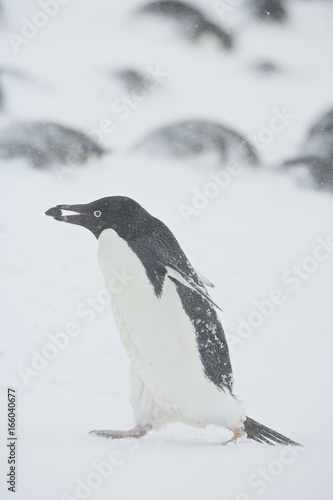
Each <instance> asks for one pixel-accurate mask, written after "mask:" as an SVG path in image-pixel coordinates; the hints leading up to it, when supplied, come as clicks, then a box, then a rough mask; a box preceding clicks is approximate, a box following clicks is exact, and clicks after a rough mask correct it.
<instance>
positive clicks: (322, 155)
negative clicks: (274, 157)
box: [279, 109, 333, 192]
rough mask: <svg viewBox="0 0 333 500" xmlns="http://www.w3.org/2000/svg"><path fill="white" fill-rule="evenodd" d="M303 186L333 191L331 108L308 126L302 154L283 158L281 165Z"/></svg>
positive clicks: (332, 119) (332, 124)
mask: <svg viewBox="0 0 333 500" xmlns="http://www.w3.org/2000/svg"><path fill="white" fill-rule="evenodd" d="M279 168H282V169H283V170H284V171H286V172H288V173H290V174H291V176H292V177H293V178H294V179H295V180H296V181H297V183H298V184H299V185H301V186H303V187H309V188H314V189H319V190H321V191H327V192H332V191H333V109H330V110H329V111H327V112H326V113H325V114H324V115H322V116H321V117H320V118H319V119H318V120H317V121H316V122H315V123H314V124H313V125H312V127H311V128H310V130H309V131H308V134H307V136H306V138H305V141H304V144H303V147H302V154H301V155H300V156H299V157H296V158H292V159H289V160H285V161H284V162H282V164H281V166H280V167H279Z"/></svg>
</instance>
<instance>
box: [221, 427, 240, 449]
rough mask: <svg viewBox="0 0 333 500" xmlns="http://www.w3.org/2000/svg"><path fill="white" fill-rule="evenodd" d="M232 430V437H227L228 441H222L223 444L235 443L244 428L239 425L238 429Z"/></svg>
mask: <svg viewBox="0 0 333 500" xmlns="http://www.w3.org/2000/svg"><path fill="white" fill-rule="evenodd" d="M233 432H234V435H233V437H232V438H231V439H229V440H228V441H225V442H224V443H222V444H223V445H225V444H228V443H235V444H236V443H237V441H238V439H240V438H241V437H242V436H243V434H244V429H242V428H241V427H239V428H238V429H235V430H234V431H233Z"/></svg>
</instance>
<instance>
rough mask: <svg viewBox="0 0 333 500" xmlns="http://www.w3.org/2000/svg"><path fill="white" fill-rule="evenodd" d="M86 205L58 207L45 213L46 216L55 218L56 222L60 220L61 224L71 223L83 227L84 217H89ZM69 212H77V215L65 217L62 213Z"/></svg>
mask: <svg viewBox="0 0 333 500" xmlns="http://www.w3.org/2000/svg"><path fill="white" fill-rule="evenodd" d="M84 209H85V205H57V206H56V207H53V208H49V210H47V211H46V212H45V215H49V216H50V217H53V218H54V219H55V220H59V221H61V222H69V223H71V224H79V225H83V224H82V223H83V220H82V219H85V217H84V216H86V215H88V214H87V213H86V212H85V211H84ZM63 210H67V211H70V212H76V214H75V215H73V214H72V215H63V213H62V211H63Z"/></svg>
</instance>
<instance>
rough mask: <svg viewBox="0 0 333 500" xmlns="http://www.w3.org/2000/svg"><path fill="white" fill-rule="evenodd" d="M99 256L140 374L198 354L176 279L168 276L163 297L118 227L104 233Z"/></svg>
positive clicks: (119, 324)
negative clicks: (183, 356) (120, 234)
mask: <svg viewBox="0 0 333 500" xmlns="http://www.w3.org/2000/svg"><path fill="white" fill-rule="evenodd" d="M98 257H99V261H100V266H101V269H102V272H103V275H104V279H105V281H106V285H107V288H108V291H109V294H110V300H111V306H112V310H113V313H114V317H115V321H116V324H117V327H118V329H119V333H120V335H121V338H122V341H123V343H124V345H125V347H126V349H127V351H128V354H129V355H130V357H131V359H132V362H133V363H134V367H135V369H136V370H137V371H138V372H139V373H140V375H141V376H143V377H144V376H145V373H144V372H146V371H151V369H152V370H154V369H155V370H157V372H160V371H161V370H162V366H163V365H164V364H165V365H167V364H169V363H170V361H172V360H174V359H175V356H176V353H179V352H182V354H183V355H185V354H186V355H187V356H194V357H195V358H197V356H198V352H197V346H196V340H195V334H194V333H193V328H192V325H191V323H190V321H189V319H188V317H187V316H186V314H185V312H184V310H183V308H182V305H181V301H180V299H179V296H178V294H177V290H176V286H175V284H174V283H173V282H172V281H171V280H169V279H168V278H165V283H164V284H163V291H162V294H161V296H160V297H158V296H157V295H156V293H155V290H154V287H153V285H152V284H151V283H150V281H149V278H148V276H147V273H146V270H145V267H144V265H143V264H142V262H141V260H140V258H139V257H138V256H137V255H136V253H135V252H134V251H133V250H132V249H131V248H130V247H129V245H128V243H127V242H126V241H125V240H124V239H122V238H120V237H119V236H118V234H117V233H116V232H115V231H114V230H112V229H107V230H105V231H103V232H102V234H101V236H100V237H99V252H98ZM189 328H190V330H191V333H190V334H189V332H188V331H187V330H188V329H189ZM186 333H187V334H186ZM169 355H170V356H171V357H170V356H169ZM181 365H183V363H181ZM170 368H171V367H170V364H169V366H168V371H170ZM200 369H201V367H200ZM155 376H156V373H155Z"/></svg>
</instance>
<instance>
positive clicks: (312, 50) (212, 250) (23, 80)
mask: <svg viewBox="0 0 333 500" xmlns="http://www.w3.org/2000/svg"><path fill="white" fill-rule="evenodd" d="M2 3H3V12H4V16H5V17H4V19H3V21H2V24H1V27H0V35H1V46H2V52H1V55H0V66H1V67H8V68H9V67H10V68H15V69H16V70H17V71H18V72H20V73H21V76H18V75H16V76H15V75H9V74H8V75H3V76H2V87H3V92H4V109H3V112H2V113H1V114H0V121H1V123H3V124H7V123H10V122H13V121H20V120H35V119H38V120H51V121H57V122H59V123H62V124H64V125H69V126H73V127H77V128H79V129H80V130H82V131H84V132H86V133H89V132H91V131H92V130H93V129H94V130H95V132H94V133H93V134H95V137H97V135H98V137H100V138H101V129H99V132H96V129H98V128H99V127H100V123H101V121H103V120H105V119H108V120H110V121H111V122H112V123H113V125H114V130H113V131H112V132H110V131H109V132H107V133H104V132H102V134H103V139H102V141H103V142H102V145H103V146H104V147H106V148H109V149H110V150H112V151H113V152H112V153H111V152H110V153H109V154H107V155H106V156H104V157H103V158H101V159H98V160H94V161H91V162H89V163H88V164H86V165H84V166H81V167H73V166H72V165H66V166H65V169H63V168H61V166H59V165H58V166H56V167H55V168H49V169H46V170H44V171H42V170H40V171H39V170H36V169H33V168H32V167H31V166H29V165H28V164H27V163H26V161H25V160H23V159H19V160H14V161H11V162H4V161H2V162H1V163H0V175H1V183H0V189H1V206H0V254H1V263H0V265H1V357H0V359H1V407H0V414H1V415H0V428H1V433H0V435H1V440H0V460H1V462H0V467H1V471H2V474H1V485H0V488H1V489H0V491H1V498H17V499H19V500H44V499H48V500H56V499H59V500H60V499H69V498H72V499H73V498H77V499H79V498H82V499H83V498H91V499H94V500H99V499H101V500H106V499H109V498H112V499H117V500H122V499H124V500H125V499H126V500H127V499H147V500H153V499H159V500H171V499H172V500H183V499H191V500H199V499H200V500H201V499H202V498H205V499H207V500H221V499H225V500H229V499H230V500H250V499H251V500H256V499H259V498H262V499H265V500H280V499H281V498H284V499H285V500H293V499H295V498H302V499H303V500H312V499H313V498H320V499H321V500H330V499H331V498H332V491H331V477H330V476H331V471H332V466H333V458H332V455H333V436H332V430H331V427H332V426H331V422H332V418H333V412H332V403H331V395H332V390H333V388H332V381H333V373H332V372H333V369H332V361H331V357H332V354H331V353H332V347H333V346H332V335H333V328H332V319H333V315H332V292H333V286H332V278H333V246H332V239H333V228H332V213H333V198H332V196H331V195H329V194H324V193H321V192H318V191H311V190H307V189H302V188H299V187H297V186H296V185H295V184H294V183H293V181H292V180H291V179H289V178H287V177H284V176H282V175H281V174H277V173H275V172H271V171H270V170H269V169H268V168H267V169H265V168H260V169H258V170H257V171H249V170H248V169H247V168H246V167H245V166H244V167H242V166H241V167H240V171H239V172H238V174H237V175H233V176H230V179H229V181H228V182H226V185H225V186H224V187H216V186H217V185H216V184H215V188H212V186H211V184H212V183H213V182H215V181H214V180H213V179H212V174H213V173H215V174H216V173H217V172H218V169H217V168H216V166H215V167H214V166H213V165H212V164H211V162H210V159H209V158H207V159H206V160H205V159H204V160H203V161H201V163H200V164H198V162H180V161H175V160H170V159H163V160H162V159H161V160H159V159H152V158H147V157H143V156H142V155H141V156H139V155H136V154H134V153H131V152H130V148H131V146H132V145H133V144H135V143H136V142H137V141H139V140H140V139H141V138H142V137H143V136H144V135H145V134H146V133H148V132H150V131H153V130H155V129H156V127H157V126H160V125H163V124H165V123H169V122H171V121H175V120H178V119H188V118H192V117H193V118H205V119H212V120H216V121H218V122H221V123H223V124H227V125H230V126H231V127H233V128H234V129H235V130H237V131H239V132H240V133H242V134H243V135H244V136H245V137H247V138H249V140H251V138H252V143H254V142H255V138H258V134H259V135H260V131H261V130H262V129H263V128H265V127H266V128H267V127H268V126H269V123H270V120H271V119H272V118H273V117H274V113H276V110H278V111H280V112H283V110H285V111H286V112H287V113H288V116H290V118H289V119H288V120H287V121H288V123H286V124H285V127H284V128H283V130H281V131H280V132H278V133H274V137H273V138H272V140H271V141H270V142H269V143H268V144H262V143H261V144H260V141H259V143H258V139H257V144H258V145H259V149H260V150H259V153H260V155H261V158H262V160H263V165H264V166H265V167H270V166H271V165H274V164H275V163H276V162H279V161H280V160H283V159H286V158H290V157H292V156H294V155H297V154H298V153H300V152H301V147H302V141H303V140H304V137H305V134H306V132H307V131H308V129H309V127H310V126H311V125H312V123H313V122H314V121H315V120H316V119H317V118H318V117H319V116H320V115H321V114H323V113H324V112H326V111H327V110H328V109H329V108H330V107H331V106H332V104H333V102H332V88H333V65H332V60H333V59H332V47H333V31H332V21H333V5H332V2H328V1H325V0H323V1H301V0H299V1H297V0H294V1H291V0H290V4H289V2H288V5H289V14H290V19H289V22H288V23H287V24H286V25H284V26H275V25H268V26H267V25H260V24H259V23H256V22H254V21H251V20H250V19H248V18H247V14H246V12H244V11H243V10H242V8H241V7H242V2H239V6H238V7H235V8H234V9H233V10H232V9H231V10H230V11H229V12H228V13H227V14H226V15H225V18H224V23H225V24H226V25H228V26H230V28H232V29H233V30H234V32H235V39H236V44H235V45H236V46H235V50H234V51H231V52H230V53H227V52H224V51H222V50H220V49H217V48H215V47H214V46H210V44H201V45H200V44H199V45H198V46H191V45H190V44H189V43H188V42H186V41H184V40H182V39H181V38H178V37H177V36H176V34H174V32H173V31H172V30H171V31H170V29H169V27H168V26H166V27H165V26H163V24H160V23H157V22H156V23H154V21H153V20H143V19H140V20H139V19H135V18H134V17H133V16H132V13H133V11H134V9H135V8H136V7H137V6H138V5H141V2H140V1H136V0H126V1H123V2H113V3H112V4H111V2H110V1H107V0H96V1H94V2H89V1H88V0H81V1H80V2H75V1H74V0H70V1H68V2H64V1H63V2H60V0H59V3H58V4H57V5H58V7H59V9H58V12H55V11H54V12H55V13H54V12H53V14H54V15H53V17H49V18H48V19H47V22H46V24H45V25H44V26H43V27H40V28H38V30H37V31H36V32H35V33H34V36H31V38H30V39H26V41H27V43H25V42H24V43H23V42H22V40H21V43H20V44H19V46H18V47H17V48H18V50H17V52H15V51H14V49H13V46H12V44H11V43H10V41H9V39H8V33H10V32H11V33H16V34H18V35H20V34H21V30H22V26H23V24H24V23H25V22H26V21H24V19H23V18H25V17H26V18H28V19H29V20H31V19H32V18H33V16H36V13H37V12H38V11H41V7H40V5H39V2H38V1H34V0H29V1H27V0H26V1H24V2H23V1H19V0H15V1H14V0H7V1H4V2H2ZM42 3H43V2H42ZM44 3H46V2H44ZM60 3H61V5H60ZM224 3H226V4H228V2H224ZM195 4H196V5H197V6H199V7H202V9H203V10H204V12H205V13H206V14H207V16H209V17H210V18H211V19H214V20H215V21H216V22H217V23H219V22H222V20H221V19H220V18H219V17H218V14H217V12H216V9H215V8H214V5H213V2H212V3H210V2H203V0H201V1H199V0H197V2H196V3H195ZM229 4H230V5H233V4H236V2H234V3H233V2H229ZM35 19H36V18H35ZM41 19H42V20H43V19H44V21H45V17H44V18H41ZM42 24H43V23H42ZM12 43H13V42H12ZM266 60H269V61H271V62H274V63H275V64H276V65H277V66H279V67H280V72H277V73H274V74H267V75H263V74H261V73H258V72H257V71H255V70H254V69H253V68H254V66H255V65H256V64H257V63H259V62H262V61H266ZM120 67H134V68H138V69H140V70H142V71H143V72H145V71H146V72H149V71H155V74H156V72H159V74H160V76H159V77H158V78H157V80H156V82H157V83H156V85H155V88H154V89H153V90H152V91H151V92H149V93H148V95H147V96H145V97H144V98H143V99H142V100H141V101H140V102H137V101H135V102H134V104H135V107H134V106H133V108H130V107H129V106H127V111H126V112H125V111H124V110H123V113H122V114H121V113H119V112H115V111H114V109H115V107H114V106H115V101H116V100H119V99H121V96H122V94H123V93H124V88H123V87H122V86H121V83H120V82H119V81H116V80H115V79H112V71H114V70H116V69H119V68H120ZM112 106H113V109H112ZM125 114H126V117H125V116H124V115H125ZM108 124H109V122H108ZM109 125H110V124H109ZM108 130H109V129H108ZM220 168H221V167H220ZM198 192H200V193H202V195H203V196H205V200H206V201H205V200H203V199H201V205H200V206H198V203H199V201H198ZM212 192H213V193H214V196H215V197H214V198H210V199H209V198H207V196H206V195H207V193H212ZM116 194H121V195H127V196H130V197H132V198H134V199H135V200H137V201H138V202H140V203H141V204H142V205H143V206H144V207H145V208H146V209H147V210H148V211H150V212H151V213H152V214H153V215H155V216H157V217H159V218H160V219H162V220H163V221H164V222H165V223H166V224H167V225H168V226H169V227H170V228H171V229H172V231H173V232H174V233H175V235H176V237H177V238H178V240H179V242H180V244H181V245H182V247H183V249H184V250H185V252H186V253H187V255H188V257H189V259H190V260H191V262H192V264H193V265H194V267H195V268H196V269H198V270H200V272H202V273H203V274H204V275H206V276H207V277H208V278H209V279H211V280H212V281H213V282H214V283H215V289H214V290H213V294H212V295H213V298H214V300H215V301H216V302H217V303H218V304H220V305H221V307H222V309H223V311H224V312H223V313H221V319H222V323H223V325H224V327H225V330H226V333H227V335H228V338H229V342H230V345H231V350H232V364H233V369H234V376H235V380H236V384H235V393H236V394H237V395H238V396H239V397H240V398H241V399H242V400H243V401H245V403H246V408H247V414H248V415H249V416H251V417H252V418H254V419H256V420H258V421H260V422H262V423H263V424H265V425H268V426H270V427H272V428H273V429H276V430H277V431H279V432H281V433H283V434H285V435H287V436H289V437H290V438H292V439H295V440H296V441H299V442H301V443H303V444H304V448H299V449H297V448H294V449H293V450H290V449H289V448H284V447H280V446H276V447H269V446H265V445H259V444H257V443H254V442H249V441H245V442H243V443H240V444H238V445H236V446H235V445H228V446H226V447H222V446H220V445H219V444H218V443H220V442H222V441H223V440H224V439H225V438H226V437H229V434H228V432H227V431H225V430H223V429H218V428H215V427H209V428H207V429H205V430H202V431H201V430H197V429H192V428H187V427H185V426H181V425H172V426H171V425H170V426H168V427H167V428H165V430H163V431H161V432H159V433H153V432H152V433H151V434H149V435H148V436H147V437H145V438H143V439H142V440H140V441H138V442H136V441H124V442H122V441H110V440H103V439H98V438H95V437H92V436H90V435H89V434H88V431H89V430H92V429H108V428H110V429H111V428H115V429H118V428H124V429H125V428H129V427H130V426H132V425H133V423H134V422H133V418H132V413H131V408H130V405H129V380H128V379H129V377H128V375H129V361H128V359H127V356H126V354H125V352H124V348H123V347H122V345H121V342H120V339H119V338H118V334H117V331H116V329H115V325H114V323H113V318H112V314H111V311H110V307H109V305H108V303H107V300H106V297H105V291H104V283H103V279H102V276H101V273H100V270H99V267H98V262H97V258H96V252H97V244H96V240H95V238H94V237H93V236H92V235H91V234H89V233H88V231H86V230H83V229H82V228H79V227H75V226H71V225H66V224H58V223H56V222H54V221H53V220H52V219H50V218H47V217H45V215H44V212H45V210H47V209H48V208H50V207H52V206H54V205H57V204H60V203H86V202H89V201H92V200H94V199H98V198H100V197H103V196H109V195H116ZM193 204H194V205H193ZM185 205H186V206H187V207H189V206H190V207H194V208H195V213H193V214H192V215H191V216H190V217H187V218H186V217H184V206H185ZM198 207H199V208H198ZM294 266H299V267H294ZM273 299H274V300H275V303H274V302H273ZM263 308H264V309H265V313H263ZM251 324H252V326H251ZM241 325H242V326H241ZM246 325H247V326H246ZM254 325H256V326H254ZM60 332H62V333H63V335H60ZM57 334H59V335H57ZM55 339H58V342H60V340H61V339H62V348H60V347H59V348H56V347H54V343H55V342H56V341H57V340H55ZM66 342H67V345H64V344H65V343H66ZM50 344H51V345H50ZM52 345H53V347H52ZM37 353H39V355H41V354H43V353H46V355H47V356H48V357H49V358H51V357H52V359H46V360H45V357H44V358H43V359H44V361H43V360H42V359H41V358H40V357H39V355H38V354H37ZM36 356H37V357H36ZM37 358H38V360H37ZM29 370H30V371H29ZM20 374H21V375H20ZM8 386H14V387H16V389H17V399H18V401H17V426H18V427H17V430H18V441H17V445H16V446H17V448H16V451H17V460H18V462H17V493H16V494H13V493H12V492H8V491H7V485H6V480H5V475H6V474H7V472H8V470H9V466H8V464H7V457H8V450H9V449H8V448H6V444H7V442H8V441H6V439H7V432H6V429H7V423H6V405H7V387H8ZM102 462H104V464H102V465H101V463H102ZM105 462H107V463H105ZM104 476H105V477H104Z"/></svg>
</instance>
